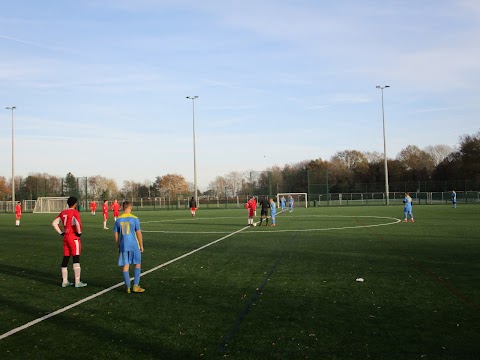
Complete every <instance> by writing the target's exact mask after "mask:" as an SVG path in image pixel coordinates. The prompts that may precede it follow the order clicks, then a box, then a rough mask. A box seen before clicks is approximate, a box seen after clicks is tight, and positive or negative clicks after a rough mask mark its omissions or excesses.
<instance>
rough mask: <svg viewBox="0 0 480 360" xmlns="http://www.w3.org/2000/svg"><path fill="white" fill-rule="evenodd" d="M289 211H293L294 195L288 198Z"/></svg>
mask: <svg viewBox="0 0 480 360" xmlns="http://www.w3.org/2000/svg"><path fill="white" fill-rule="evenodd" d="M288 210H290V212H292V211H293V197H292V195H289V196H288Z"/></svg>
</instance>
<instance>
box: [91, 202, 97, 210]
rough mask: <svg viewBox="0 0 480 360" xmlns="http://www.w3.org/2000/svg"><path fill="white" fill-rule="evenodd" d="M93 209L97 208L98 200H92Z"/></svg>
mask: <svg viewBox="0 0 480 360" xmlns="http://www.w3.org/2000/svg"><path fill="white" fill-rule="evenodd" d="M92 210H93V211H95V210H97V202H96V201H93V202H92Z"/></svg>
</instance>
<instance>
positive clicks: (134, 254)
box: [118, 249, 142, 266]
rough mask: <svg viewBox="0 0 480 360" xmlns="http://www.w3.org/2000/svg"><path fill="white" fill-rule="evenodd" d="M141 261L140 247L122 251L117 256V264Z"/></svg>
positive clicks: (139, 262)
mask: <svg viewBox="0 0 480 360" xmlns="http://www.w3.org/2000/svg"><path fill="white" fill-rule="evenodd" d="M141 263H142V253H141V252H140V249H136V250H131V251H123V252H121V253H120V255H119V256H118V266H124V265H130V264H141Z"/></svg>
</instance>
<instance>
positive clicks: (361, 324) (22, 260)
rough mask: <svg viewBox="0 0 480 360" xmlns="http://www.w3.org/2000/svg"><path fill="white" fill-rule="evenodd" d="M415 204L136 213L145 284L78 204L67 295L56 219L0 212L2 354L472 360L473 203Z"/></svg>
mask: <svg viewBox="0 0 480 360" xmlns="http://www.w3.org/2000/svg"><path fill="white" fill-rule="evenodd" d="M257 212H258V213H259V211H257ZM413 212H414V215H415V223H402V222H401V221H400V220H401V219H402V218H403V207H401V206H389V207H377V206H375V207H347V208H341V207H331V208H309V209H300V208H296V209H295V210H294V211H293V212H292V213H289V212H287V213H284V214H280V215H277V224H278V226H276V227H265V226H262V227H258V226H257V227H247V226H246V224H247V211H246V210H244V209H228V210H227V209H209V210H202V209H200V210H198V211H197V216H196V217H195V218H192V217H191V216H190V213H189V211H186V210H183V211H181V210H171V211H166V210H165V211H144V212H141V211H137V212H134V214H135V215H137V216H138V217H139V218H140V221H141V226H142V230H143V236H144V244H145V252H144V253H143V260H142V261H143V262H142V271H143V276H142V278H141V283H140V284H141V286H142V287H144V288H145V289H146V292H145V293H142V294H134V293H132V294H127V293H126V292H125V288H124V286H123V285H122V275H121V270H120V268H119V267H118V266H117V261H118V250H117V248H116V245H115V242H114V240H113V234H112V228H113V220H112V218H110V219H109V228H110V230H103V229H102V225H103V222H102V218H101V214H98V213H97V215H96V216H91V215H90V214H89V213H82V220H83V236H82V246H83V250H82V256H81V266H82V281H85V282H87V283H88V286H87V287H85V288H81V289H76V288H74V287H69V288H62V287H61V286H60V284H61V275H60V263H61V259H62V239H61V237H60V236H58V235H57V234H56V233H55V231H54V229H53V228H52V226H51V222H52V220H53V218H54V217H55V215H56V214H24V216H23V217H22V223H21V226H20V227H18V228H17V227H15V226H14V223H15V219H14V215H12V214H2V215H0V231H1V237H0V279H1V284H2V287H1V291H0V304H1V307H0V357H1V358H2V359H109V360H112V359H198V358H205V359H212V358H225V357H227V358H232V359H300V358H310V359H422V358H426V359H480V231H479V230H480V225H479V224H480V221H479V219H480V206H478V205H463V206H462V205H459V206H458V208H457V209H452V208H451V207H450V206H447V205H442V206H439V205H432V206H429V205H421V206H418V205H417V206H414V208H413ZM110 216H111V214H110ZM257 219H258V217H257V218H256V220H257ZM131 274H132V275H133V270H132V269H131ZM69 275H70V279H71V280H72V277H73V271H72V269H71V262H70V264H69ZM360 279H363V281H357V280H360Z"/></svg>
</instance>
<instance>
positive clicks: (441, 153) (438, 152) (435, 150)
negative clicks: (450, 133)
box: [424, 145, 454, 166]
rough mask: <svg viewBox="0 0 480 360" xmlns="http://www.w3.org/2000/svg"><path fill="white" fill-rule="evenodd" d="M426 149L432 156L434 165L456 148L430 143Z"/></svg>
mask: <svg viewBox="0 0 480 360" xmlns="http://www.w3.org/2000/svg"><path fill="white" fill-rule="evenodd" d="M424 151H425V152H426V153H427V154H429V155H430V156H431V157H432V161H433V164H434V166H437V165H438V164H440V163H441V162H442V161H443V160H444V159H445V158H447V157H448V156H449V155H450V154H451V153H452V152H453V151H454V149H453V148H452V147H451V146H448V145H429V146H427V147H426V148H425V149H424Z"/></svg>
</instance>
